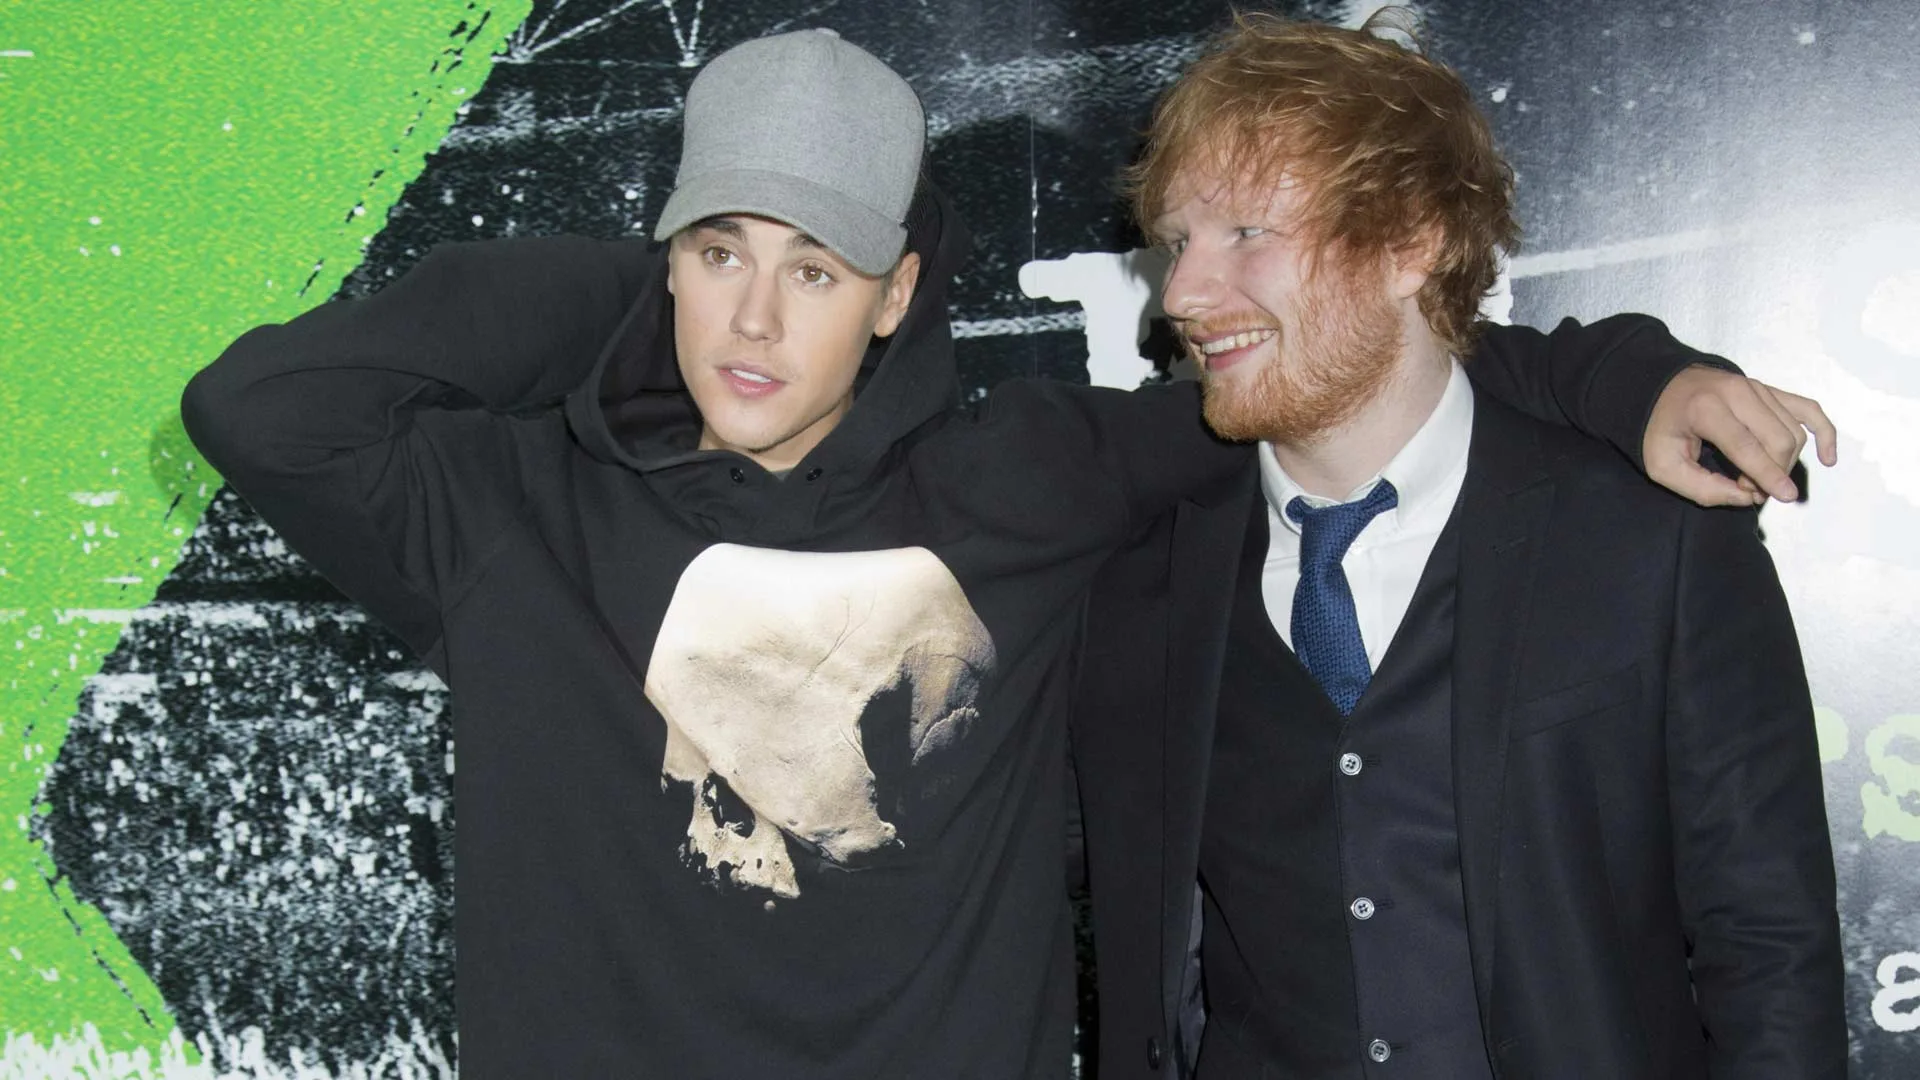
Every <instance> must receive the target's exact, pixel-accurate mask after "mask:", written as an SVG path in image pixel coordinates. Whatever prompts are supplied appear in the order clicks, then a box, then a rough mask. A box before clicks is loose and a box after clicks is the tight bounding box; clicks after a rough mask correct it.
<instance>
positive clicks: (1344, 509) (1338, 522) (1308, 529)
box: [1287, 477, 1400, 569]
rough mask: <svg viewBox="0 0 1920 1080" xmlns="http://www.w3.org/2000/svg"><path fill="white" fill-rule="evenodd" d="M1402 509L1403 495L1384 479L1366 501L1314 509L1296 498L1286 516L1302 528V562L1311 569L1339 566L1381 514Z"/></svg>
mask: <svg viewBox="0 0 1920 1080" xmlns="http://www.w3.org/2000/svg"><path fill="white" fill-rule="evenodd" d="M1398 505H1400V493H1399V492H1397V491H1395V490H1394V489H1393V484H1392V483H1391V482H1389V481H1388V480H1387V479H1386V478H1385V477H1382V478H1381V480H1380V482H1379V483H1378V484H1375V485H1374V486H1373V490H1372V491H1369V492H1367V494H1366V497H1365V498H1362V499H1355V500H1354V501H1353V502H1345V503H1335V504H1334V505H1332V506H1321V507H1313V506H1308V505H1307V500H1306V499H1304V498H1301V497H1300V496H1297V495H1296V496H1294V497H1293V499H1292V500H1290V501H1289V502H1288V503H1287V516H1288V517H1290V518H1292V519H1293V520H1294V522H1295V523H1296V524H1298V525H1299V526H1300V562H1301V564H1302V567H1303V569H1304V568H1305V567H1308V566H1326V565H1328V564H1335V565H1337V564H1338V563H1339V562H1340V560H1341V559H1344V558H1346V556H1347V548H1349V547H1352V546H1353V540H1354V537H1357V536H1359V535H1360V531H1361V530H1362V529H1365V528H1366V527H1367V522H1369V521H1372V520H1373V519H1374V518H1375V517H1378V516H1379V515H1380V514H1382V513H1384V512H1386V511H1388V510H1391V509H1393V508H1394V507H1396V506H1398Z"/></svg>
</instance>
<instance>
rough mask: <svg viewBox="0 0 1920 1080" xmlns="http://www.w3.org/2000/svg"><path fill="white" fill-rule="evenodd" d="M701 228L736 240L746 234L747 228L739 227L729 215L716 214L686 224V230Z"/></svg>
mask: <svg viewBox="0 0 1920 1080" xmlns="http://www.w3.org/2000/svg"><path fill="white" fill-rule="evenodd" d="M702 229H712V230H713V231H714V232H717V233H724V234H726V235H727V236H731V237H733V238H734V239H736V240H737V239H740V238H742V237H744V236H746V235H747V230H745V229H743V228H741V227H740V223H739V222H737V221H735V220H733V219H732V218H730V217H725V216H722V215H718V214H716V215H714V216H713V217H704V218H701V219H700V220H699V221H696V222H694V223H693V224H691V225H689V226H687V231H688V232H699V231H700V230H702Z"/></svg>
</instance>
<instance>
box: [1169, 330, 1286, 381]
mask: <svg viewBox="0 0 1920 1080" xmlns="http://www.w3.org/2000/svg"><path fill="white" fill-rule="evenodd" d="M1278 336H1279V331H1277V330H1275V329H1273V328H1272V327H1259V328H1256V329H1252V330H1236V331H1232V332H1230V333H1224V334H1216V333H1200V334H1192V335H1189V336H1188V338H1187V343H1188V344H1189V345H1190V346H1192V348H1193V351H1194V353H1195V354H1196V357H1195V358H1196V359H1198V360H1199V361H1200V363H1201V364H1203V365H1204V366H1205V367H1206V369H1207V370H1208V371H1210V372H1212V371H1223V370H1225V369H1227V368H1230V367H1232V366H1233V365H1235V364H1238V363H1239V362H1240V361H1242V360H1245V359H1246V358H1247V357H1249V356H1252V355H1253V354H1254V352H1255V351H1256V350H1257V349H1259V348H1260V347H1261V346H1262V345H1265V344H1266V343H1267V342H1269V341H1272V340H1273V339H1274V338H1276V337H1278Z"/></svg>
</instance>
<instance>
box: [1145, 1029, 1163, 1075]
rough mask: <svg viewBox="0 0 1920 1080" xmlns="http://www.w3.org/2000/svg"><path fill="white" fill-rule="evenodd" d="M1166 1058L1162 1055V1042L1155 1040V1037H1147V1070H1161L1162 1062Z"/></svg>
mask: <svg viewBox="0 0 1920 1080" xmlns="http://www.w3.org/2000/svg"><path fill="white" fill-rule="evenodd" d="M1164 1057H1165V1055H1163V1054H1161V1053H1160V1040H1159V1039H1157V1038H1154V1037H1153V1036H1148V1037H1147V1068H1149V1069H1155V1070H1158V1069H1159V1068H1160V1062H1161V1061H1162V1060H1163V1059H1164Z"/></svg>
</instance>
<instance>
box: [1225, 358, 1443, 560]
mask: <svg viewBox="0 0 1920 1080" xmlns="http://www.w3.org/2000/svg"><path fill="white" fill-rule="evenodd" d="M1451 364H1452V367H1451V370H1450V371H1449V372H1448V375H1447V388H1446V389H1445V390H1443V391H1441V393H1440V400H1439V402H1438V403H1436V404H1435V405H1434V407H1433V411H1432V412H1431V413H1428V414H1427V419H1426V422H1425V423H1423V424H1421V425H1420V430H1418V431H1416V432H1414V433H1413V438H1411V439H1408V440H1407V444H1406V445H1405V446H1403V447H1401V448H1400V452H1399V453H1397V454H1395V455H1393V460H1392V461H1389V462H1387V465H1386V468H1384V469H1381V470H1380V471H1379V472H1377V473H1375V474H1374V475H1373V476H1371V477H1368V478H1367V481H1366V483H1364V484H1361V485H1360V486H1359V487H1357V488H1354V489H1353V490H1352V491H1350V492H1348V493H1347V497H1346V498H1344V499H1327V498H1322V497H1320V496H1318V495H1309V494H1307V492H1306V490H1305V489H1304V488H1302V487H1301V486H1300V485H1299V484H1297V483H1295V482H1294V480H1293V477H1291V476H1288V475H1287V471H1286V470H1285V469H1282V468H1281V467H1280V462H1279V461H1278V460H1277V459H1275V458H1274V456H1273V447H1272V446H1271V445H1269V444H1266V443H1262V444H1260V453H1259V454H1258V455H1257V456H1258V457H1259V459H1260V490H1261V491H1262V492H1263V493H1264V494H1265V495H1266V497H1267V502H1268V504H1270V505H1271V506H1272V507H1273V508H1274V510H1275V511H1277V514H1276V516H1278V517H1279V519H1280V520H1281V521H1282V522H1284V523H1285V524H1286V527H1287V528H1289V529H1291V530H1293V531H1294V532H1296V533H1297V532H1299V531H1300V525H1299V523H1298V522H1296V521H1294V520H1293V519H1292V518H1290V517H1288V516H1287V514H1286V507H1287V504H1288V503H1289V502H1291V501H1293V499H1294V498H1295V497H1296V496H1298V497H1301V498H1304V499H1306V500H1307V505H1308V506H1313V507H1321V506H1332V505H1334V504H1336V503H1347V502H1353V501H1355V500H1358V499H1364V498H1366V496H1367V493H1368V492H1370V491H1372V490H1373V488H1374V485H1376V484H1378V483H1379V482H1380V480H1381V478H1382V477H1385V478H1386V479H1387V480H1390V481H1392V483H1393V487H1394V490H1395V491H1397V492H1399V495H1400V505H1399V506H1398V507H1397V508H1395V509H1394V510H1389V511H1387V513H1386V514H1383V515H1382V517H1391V520H1395V521H1397V520H1399V519H1400V518H1403V517H1407V516H1411V515H1413V514H1415V513H1417V512H1418V511H1419V509H1420V508H1421V507H1422V506H1424V505H1425V504H1426V503H1428V502H1430V501H1432V499H1433V497H1434V496H1435V495H1437V494H1439V493H1440V492H1441V491H1442V490H1443V489H1444V488H1445V487H1446V479H1447V477H1448V475H1449V474H1451V473H1452V472H1453V469H1454V467H1455V466H1457V465H1458V464H1459V463H1460V461H1461V459H1463V458H1464V457H1466V455H1467V449H1468V447H1469V446H1470V445H1471V444H1472V442H1473V384H1472V383H1470V382H1468V381H1467V372H1466V369H1465V368H1462V367H1461V366H1460V361H1459V360H1457V359H1456V360H1453V361H1451Z"/></svg>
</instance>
